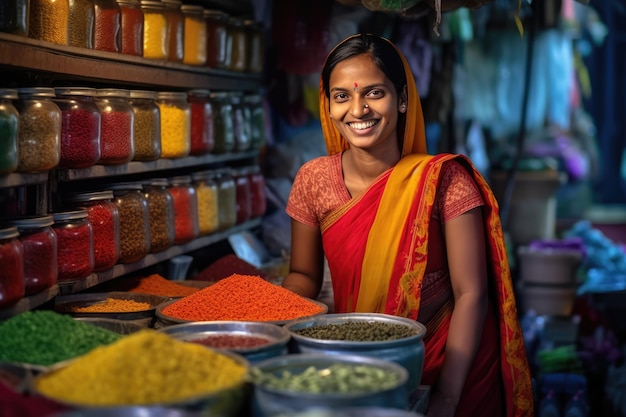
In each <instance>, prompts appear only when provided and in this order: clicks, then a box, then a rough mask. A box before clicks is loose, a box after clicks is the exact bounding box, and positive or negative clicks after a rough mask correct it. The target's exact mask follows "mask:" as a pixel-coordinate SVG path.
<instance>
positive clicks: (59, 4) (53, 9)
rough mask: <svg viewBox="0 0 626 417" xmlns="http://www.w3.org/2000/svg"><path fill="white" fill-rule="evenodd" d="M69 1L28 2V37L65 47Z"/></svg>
mask: <svg viewBox="0 0 626 417" xmlns="http://www.w3.org/2000/svg"><path fill="white" fill-rule="evenodd" d="M69 7H70V6H69V0H30V13H29V19H28V37H30V38H34V39H39V40H42V41H46V42H52V43H56V44H58V45H67V21H68V17H69Z"/></svg>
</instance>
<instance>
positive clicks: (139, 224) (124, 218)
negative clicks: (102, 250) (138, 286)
mask: <svg viewBox="0 0 626 417" xmlns="http://www.w3.org/2000/svg"><path fill="white" fill-rule="evenodd" d="M108 188H109V189H111V190H112V191H113V202H114V203H115V205H116V206H117V211H118V213H119V218H120V256H119V259H118V262H119V263H123V264H128V263H133V262H137V261H140V260H142V259H143V258H144V257H145V256H146V255H147V254H148V253H149V252H150V214H149V212H148V200H147V199H146V196H145V194H144V192H143V187H142V186H141V184H140V183H134V182H126V183H117V184H111V185H109V187H108Z"/></svg>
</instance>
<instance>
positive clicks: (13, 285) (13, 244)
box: [0, 226, 25, 308]
mask: <svg viewBox="0 0 626 417" xmlns="http://www.w3.org/2000/svg"><path fill="white" fill-rule="evenodd" d="M19 235H20V234H19V232H18V231H17V227H15V226H3V227H0V308H5V307H8V306H10V305H12V304H14V303H16V302H17V301H18V300H19V299H21V298H22V297H24V291H25V283H24V248H23V247H22V244H21V243H20V240H19Z"/></svg>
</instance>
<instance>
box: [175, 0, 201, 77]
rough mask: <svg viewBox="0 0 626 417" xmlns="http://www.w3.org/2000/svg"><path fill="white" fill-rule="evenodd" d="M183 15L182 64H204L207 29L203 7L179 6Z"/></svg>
mask: <svg viewBox="0 0 626 417" xmlns="http://www.w3.org/2000/svg"><path fill="white" fill-rule="evenodd" d="M181 10H182V12H183V17H184V22H185V23H184V25H183V27H184V28H185V35H184V48H183V64H187V65H206V62H207V61H206V60H207V56H206V52H207V50H206V42H207V30H206V21H205V19H204V8H203V7H202V6H196V5H193V4H183V5H182V6H181Z"/></svg>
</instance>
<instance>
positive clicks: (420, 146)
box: [319, 34, 426, 156]
mask: <svg viewBox="0 0 626 417" xmlns="http://www.w3.org/2000/svg"><path fill="white" fill-rule="evenodd" d="M358 36H362V35H361V34H356V35H352V36H349V37H348V38H346V39H344V40H343V41H341V42H340V43H339V44H338V45H337V46H335V48H333V49H332V51H331V52H330V53H329V54H328V56H330V55H331V54H332V53H333V51H335V49H337V48H338V47H340V46H341V45H343V44H344V43H345V42H346V41H348V40H349V39H352V38H355V37H358ZM367 36H376V35H367ZM379 38H381V39H384V40H385V41H387V42H389V44H391V45H392V46H393V47H394V49H395V50H396V52H397V53H398V55H399V56H400V58H401V59H402V64H403V65H404V72H405V75H406V81H407V94H408V97H407V104H408V105H407V112H406V125H405V129H404V140H403V142H402V143H403V146H402V156H405V155H409V154H414V153H422V154H425V153H426V133H425V131H424V115H423V114H422V104H421V102H420V98H419V94H418V92H417V86H416V85H415V79H414V78H413V72H412V71H411V67H410V66H409V63H408V62H407V60H406V58H405V57H404V54H402V52H400V50H399V49H398V47H397V46H395V45H394V44H393V42H391V41H390V40H388V39H385V38H383V37H380V36H379ZM326 59H328V57H326ZM319 99H320V100H319V101H320V121H321V123H322V132H323V133H324V139H325V141H326V149H327V151H328V155H333V154H336V153H339V152H342V151H344V150H346V149H348V148H349V147H350V145H349V144H348V142H347V141H346V140H345V139H344V138H343V137H342V136H341V134H340V133H339V130H337V127H335V124H334V123H333V121H332V119H331V118H330V114H329V113H328V109H329V105H330V103H329V100H328V97H326V92H325V91H324V83H323V80H322V77H321V76H320V90H319Z"/></svg>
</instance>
